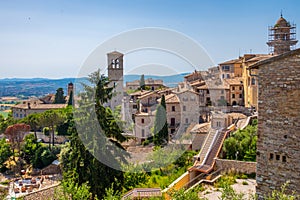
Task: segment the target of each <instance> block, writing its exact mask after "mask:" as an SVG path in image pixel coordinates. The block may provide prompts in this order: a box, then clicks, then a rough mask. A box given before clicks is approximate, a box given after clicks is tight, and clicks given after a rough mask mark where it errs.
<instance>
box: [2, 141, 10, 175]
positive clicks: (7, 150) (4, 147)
mask: <svg viewBox="0 0 300 200" xmlns="http://www.w3.org/2000/svg"><path fill="white" fill-rule="evenodd" d="M12 153H13V152H12V151H11V149H10V145H9V144H8V143H7V142H6V140H5V138H2V139H1V140H0V170H1V171H2V170H5V165H4V162H5V161H7V160H8V158H9V157H10V156H11V155H12Z"/></svg>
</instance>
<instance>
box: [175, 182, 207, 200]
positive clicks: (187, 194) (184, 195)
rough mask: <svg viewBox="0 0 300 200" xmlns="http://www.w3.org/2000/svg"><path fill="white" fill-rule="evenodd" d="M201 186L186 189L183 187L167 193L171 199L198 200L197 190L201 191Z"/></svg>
mask: <svg viewBox="0 0 300 200" xmlns="http://www.w3.org/2000/svg"><path fill="white" fill-rule="evenodd" d="M203 190H204V189H203V187H202V186H201V185H199V186H197V187H195V188H193V189H191V190H189V191H186V190H184V189H180V190H178V191H171V192H169V195H170V196H171V198H172V200H186V199H189V200H199V199H200V198H199V196H198V192H200V191H203Z"/></svg>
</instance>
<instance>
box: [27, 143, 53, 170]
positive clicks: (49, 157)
mask: <svg viewBox="0 0 300 200" xmlns="http://www.w3.org/2000/svg"><path fill="white" fill-rule="evenodd" d="M55 159H56V156H55V155H54V153H53V152H51V151H50V150H49V148H47V147H45V146H40V147H39V148H38V149H37V150H36V151H35V154H34V157H33V161H32V165H33V167H35V168H39V169H42V168H44V167H46V166H48V165H49V164H51V163H52V162H53V161H54V160H55Z"/></svg>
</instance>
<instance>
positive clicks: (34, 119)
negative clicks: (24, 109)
mask: <svg viewBox="0 0 300 200" xmlns="http://www.w3.org/2000/svg"><path fill="white" fill-rule="evenodd" d="M39 118H40V114H39V113H33V114H30V115H28V116H26V117H25V118H24V119H23V120H22V121H23V122H24V123H26V124H28V125H29V126H30V127H31V129H33V131H34V137H35V139H37V135H36V131H37V130H38V128H39V127H40V121H39Z"/></svg>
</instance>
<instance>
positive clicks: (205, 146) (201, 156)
mask: <svg viewBox="0 0 300 200" xmlns="http://www.w3.org/2000/svg"><path fill="white" fill-rule="evenodd" d="M216 134H217V130H214V129H211V130H210V131H209V133H208V135H207V137H206V139H205V141H204V143H203V146H202V148H201V151H200V153H199V154H198V156H197V160H196V161H195V163H194V166H197V165H200V164H201V163H202V161H203V160H204V158H205V156H206V155H207V153H208V151H209V149H210V147H211V145H212V143H213V140H214V138H215V136H216Z"/></svg>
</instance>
